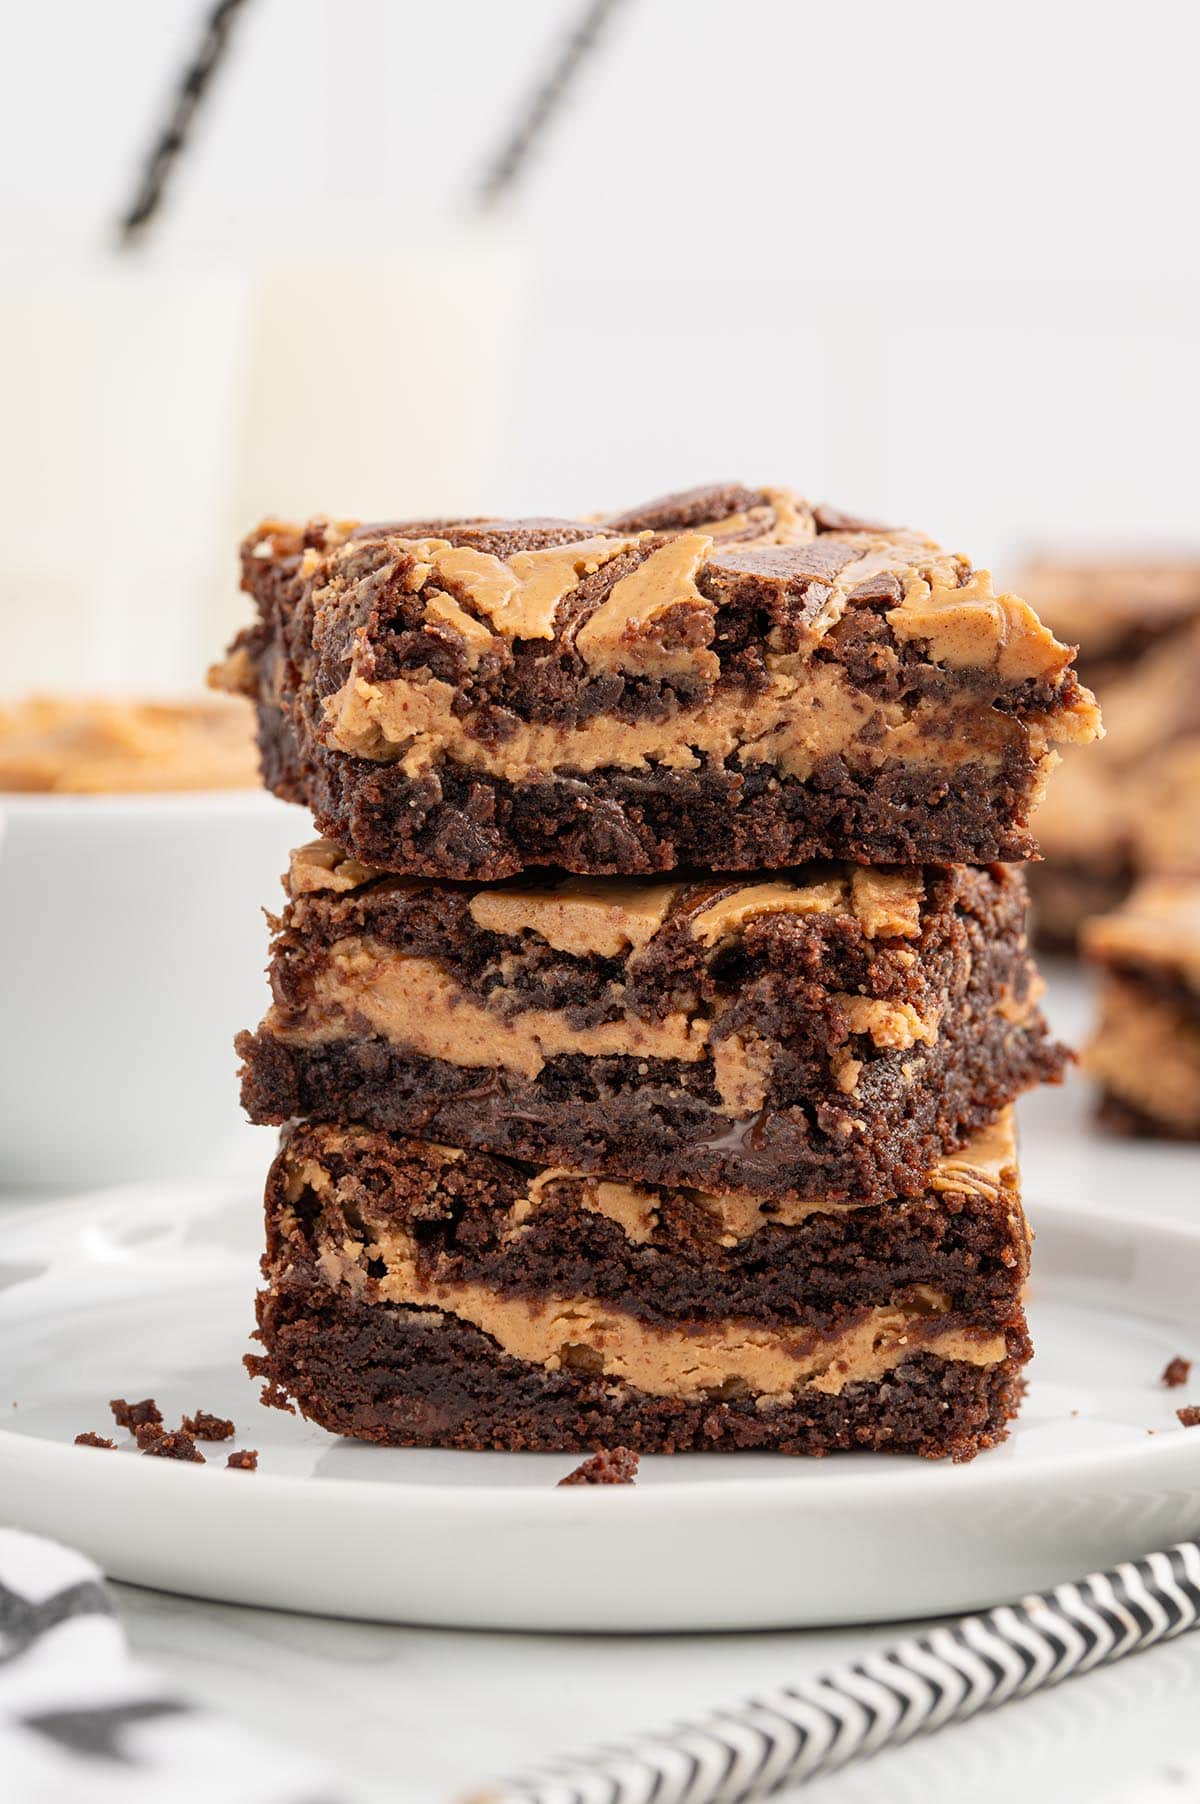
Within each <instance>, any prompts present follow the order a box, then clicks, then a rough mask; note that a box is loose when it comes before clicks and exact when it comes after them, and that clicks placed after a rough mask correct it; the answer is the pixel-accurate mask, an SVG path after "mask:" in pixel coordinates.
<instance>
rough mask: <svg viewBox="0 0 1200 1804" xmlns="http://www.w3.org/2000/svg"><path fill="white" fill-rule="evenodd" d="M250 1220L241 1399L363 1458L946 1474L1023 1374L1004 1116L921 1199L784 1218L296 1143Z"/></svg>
mask: <svg viewBox="0 0 1200 1804" xmlns="http://www.w3.org/2000/svg"><path fill="white" fill-rule="evenodd" d="M266 1215H267V1250H266V1254H265V1256H264V1259H263V1273H264V1277H265V1280H266V1284H265V1288H264V1290H263V1291H262V1293H261V1294H260V1297H259V1310H258V1321H259V1338H260V1339H261V1341H262V1344H263V1347H264V1352H263V1353H262V1354H261V1355H255V1356H253V1357H252V1359H251V1361H250V1362H249V1363H250V1365H251V1369H252V1370H253V1371H255V1372H256V1373H258V1374H259V1375H261V1376H262V1377H264V1378H265V1379H266V1381H267V1382H266V1391H265V1396H264V1400H265V1401H268V1402H272V1403H278V1404H280V1405H283V1406H288V1405H289V1400H294V1402H295V1404H296V1405H297V1406H298V1407H299V1409H300V1410H301V1411H302V1413H303V1414H305V1415H306V1416H308V1417H309V1418H310V1419H311V1420H313V1421H315V1422H318V1423H319V1424H321V1425H322V1426H323V1427H325V1428H328V1429H331V1430H333V1431H334V1432H336V1433H340V1434H347V1435H351V1436H354V1437H356V1438H359V1439H363V1440H371V1441H383V1442H387V1443H390V1444H392V1445H401V1446H405V1445H408V1446H411V1445H421V1446H429V1445H436V1446H454V1447H469V1448H487V1447H492V1448H500V1449H510V1450H511V1449H521V1448H532V1449H542V1450H555V1451H563V1450H568V1449H570V1450H574V1449H576V1448H580V1449H597V1448H606V1447H607V1448H618V1447H621V1448H627V1449H631V1450H633V1451H637V1452H653V1451H662V1452H670V1451H675V1450H679V1449H683V1448H704V1447H711V1448H737V1447H760V1448H773V1449H777V1450H780V1451H784V1452H794V1453H825V1452H829V1451H833V1450H834V1449H837V1448H849V1447H873V1448H879V1449H895V1450H899V1451H909V1452H916V1453H922V1454H926V1455H928V1456H931V1457H941V1456H944V1455H947V1454H949V1455H952V1456H954V1457H955V1458H967V1457H970V1455H971V1454H972V1453H974V1452H975V1451H977V1450H978V1448H980V1447H983V1446H988V1445H990V1444H991V1443H992V1442H994V1441H995V1440H997V1439H999V1438H1000V1437H1001V1436H1002V1435H1003V1433H1004V1430H1005V1424H1006V1422H1007V1420H1008V1419H1009V1417H1010V1416H1011V1415H1012V1413H1013V1412H1014V1410H1015V1408H1016V1405H1017V1401H1018V1398H1019V1395H1020V1370H1021V1367H1022V1365H1023V1363H1024V1361H1025V1360H1026V1358H1027V1357H1028V1352H1029V1347H1028V1340H1027V1336H1026V1331H1025V1322H1024V1316H1023V1313H1022V1306H1021V1295H1022V1289H1023V1286H1024V1283H1025V1279H1026V1276H1027V1273H1028V1256H1029V1233H1028V1229H1027V1226H1026V1223H1025V1218H1024V1215H1023V1213H1022V1210H1021V1205H1020V1197H1019V1186H1018V1174H1017V1167H1016V1158H1015V1149H1014V1143H1013V1138H1012V1125H1011V1119H1010V1117H1009V1116H1008V1115H1005V1116H1003V1117H1002V1118H1001V1120H1000V1121H999V1122H998V1123H997V1124H994V1125H993V1127H992V1128H991V1129H990V1130H988V1131H987V1132H986V1133H985V1134H983V1135H981V1136H978V1137H977V1138H976V1140H975V1141H973V1142H972V1143H971V1144H970V1145H968V1146H967V1147H966V1148H965V1149H964V1150H963V1151H962V1152H961V1153H960V1154H959V1155H957V1156H954V1157H950V1158H947V1159H945V1160H943V1161H940V1162H939V1163H938V1164H937V1165H936V1166H935V1167H934V1168H933V1169H932V1170H931V1171H929V1172H928V1173H927V1174H926V1179H925V1185H924V1190H923V1192H922V1194H921V1195H920V1196H916V1197H910V1198H894V1199H891V1200H889V1201H887V1202H884V1203H841V1204H839V1203H836V1202H830V1203H821V1204H815V1205H812V1206H809V1207H804V1206H796V1205H793V1206H792V1207H790V1208H789V1207H787V1206H780V1205H779V1204H777V1203H776V1202H775V1201H774V1200H773V1199H772V1198H770V1197H766V1196H752V1195H748V1194H746V1193H741V1194H737V1195H720V1194H714V1193H711V1192H700V1191H695V1190H686V1189H680V1188H678V1187H674V1186H670V1185H641V1186H638V1185H632V1184H626V1183H621V1182H617V1181H614V1180H611V1179H603V1180H601V1179H596V1178H594V1177H592V1176H590V1175H588V1174H584V1173H580V1172H572V1171H566V1170H562V1169H556V1168H549V1169H547V1168H544V1167H536V1166H531V1165H529V1164H527V1163H524V1162H518V1161H515V1160H511V1159H504V1158H499V1157H496V1156H495V1155H492V1154H488V1153H482V1152H473V1151H472V1152H464V1151H462V1150H460V1149H457V1148H452V1147H445V1146H439V1145H436V1144H431V1143H428V1142H424V1141H417V1140H409V1139H404V1138H402V1137H400V1136H398V1135H391V1134H387V1133H384V1132H381V1131H377V1130H372V1129H368V1128H364V1127H353V1128H339V1127H334V1126H320V1125H314V1124H298V1125H294V1126H292V1127H290V1128H288V1129H286V1130H285V1132H284V1134H283V1137H282V1142H281V1147H280V1151H279V1154H278V1157H277V1158H276V1161H275V1164H274V1166H273V1168H272V1171H271V1174H270V1177H269V1179H268V1184H267V1198H266Z"/></svg>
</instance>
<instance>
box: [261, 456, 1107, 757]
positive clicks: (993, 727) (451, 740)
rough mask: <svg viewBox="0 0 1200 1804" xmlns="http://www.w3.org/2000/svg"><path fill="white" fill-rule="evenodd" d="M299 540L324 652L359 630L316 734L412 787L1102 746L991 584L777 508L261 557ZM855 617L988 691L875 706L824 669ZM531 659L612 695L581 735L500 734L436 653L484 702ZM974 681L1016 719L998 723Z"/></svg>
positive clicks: (352, 534) (353, 537) (490, 530)
mask: <svg viewBox="0 0 1200 1804" xmlns="http://www.w3.org/2000/svg"><path fill="white" fill-rule="evenodd" d="M300 543H303V544H305V546H306V549H305V550H304V551H303V552H302V553H301V554H300V555H299V558H298V570H299V575H300V577H301V579H302V580H304V581H305V582H306V583H307V585H308V588H309V591H310V593H311V598H312V612H313V618H314V620H315V622H316V623H317V625H316V631H315V633H314V645H315V644H316V643H318V642H319V643H320V644H322V645H324V644H325V642H326V623H333V622H336V621H338V620H339V619H340V618H342V617H343V616H345V618H346V619H348V620H352V619H358V620H361V622H362V624H361V625H360V626H359V628H358V630H357V631H356V632H355V634H354V637H353V642H352V643H349V644H347V646H346V650H345V655H344V656H342V657H341V658H340V662H339V666H338V668H339V671H340V680H339V681H338V682H337V684H336V686H334V687H332V688H330V689H327V690H326V689H323V690H322V696H323V701H322V714H321V716H320V717H319V719H318V720H317V722H316V725H315V731H316V732H317V734H318V736H319V738H320V739H321V742H322V743H323V744H324V746H326V747H327V748H328V749H329V750H330V751H332V752H341V753H346V754H349V755H351V756H353V757H356V758H362V759H366V760H369V761H372V762H385V763H398V764H400V765H401V767H402V768H403V770H404V772H405V774H406V775H409V776H411V777H414V778H416V777H420V776H422V775H423V774H426V773H430V772H436V770H437V769H438V768H439V767H440V766H441V765H443V764H445V763H450V764H452V765H456V766H461V767H464V768H466V769H468V770H471V771H476V772H478V773H480V774H481V775H482V776H487V777H492V778H496V779H503V780H508V781H513V782H529V781H534V780H538V779H540V778H545V777H548V776H557V775H559V774H562V773H571V772H577V773H582V774H585V775H586V774H587V773H589V772H593V771H597V770H600V769H605V768H613V769H623V770H642V769H646V768H648V767H651V766H665V767H666V768H668V769H676V770H684V771H696V770H700V769H701V768H702V767H703V766H704V765H706V764H708V765H712V766H714V767H717V768H721V767H724V766H726V765H728V764H730V763H738V764H741V765H747V764H763V763H769V764H772V765H775V766H777V767H778V768H779V769H780V771H781V772H782V773H783V775H784V776H786V777H788V778H791V779H799V780H807V778H808V777H809V776H810V775H811V773H812V771H813V769H814V767H815V766H816V765H817V764H818V763H820V762H821V761H822V760H826V759H830V758H843V759H845V760H846V761H847V762H848V763H849V764H851V765H852V766H853V768H854V769H856V770H858V771H862V770H867V771H872V770H875V769H877V768H879V767H880V766H881V765H882V764H883V763H885V762H887V761H888V760H890V759H899V760H904V761H908V762H913V763H917V764H920V763H928V764H932V765H937V766H953V765H954V764H956V763H958V762H963V761H966V760H968V759H969V760H971V761H972V762H974V763H982V764H983V765H984V766H989V765H991V766H995V767H998V766H999V765H1000V764H1001V763H1002V761H1003V760H1004V758H1005V755H1006V753H1010V752H1011V751H1012V749H1013V748H1014V746H1016V745H1018V744H1021V745H1024V744H1025V742H1026V741H1025V738H1024V737H1023V736H1025V735H1027V736H1028V740H1029V742H1030V748H1031V750H1032V752H1033V755H1034V757H1035V759H1038V760H1047V761H1048V759H1049V757H1050V750H1051V747H1052V746H1053V745H1054V744H1056V743H1059V742H1073V743H1082V742H1085V741H1087V740H1090V739H1092V738H1094V737H1096V735H1097V733H1098V731H1099V717H1098V714H1097V712H1096V708H1095V703H1094V701H1093V699H1092V697H1091V696H1090V695H1088V693H1087V691H1085V690H1079V689H1077V688H1076V689H1071V690H1066V689H1064V690H1063V693H1062V694H1061V695H1060V694H1059V693H1058V691H1059V690H1060V688H1061V687H1062V683H1063V678H1064V676H1065V674H1066V673H1067V670H1068V666H1069V664H1070V661H1071V655H1072V654H1071V652H1070V650H1069V649H1068V647H1066V646H1065V645H1062V644H1060V643H1059V641H1058V640H1057V639H1056V638H1055V637H1054V635H1053V634H1052V633H1051V632H1050V631H1049V630H1048V629H1047V628H1046V627H1045V626H1043V624H1042V623H1041V621H1040V620H1039V619H1038V617H1037V615H1036V614H1035V613H1034V612H1033V610H1032V609H1031V608H1030V607H1029V606H1028V605H1027V604H1026V603H1025V602H1024V601H1022V600H1021V599H1020V598H1019V597H1018V596H1014V595H1011V594H1007V593H1004V592H999V593H998V592H997V591H996V590H995V588H994V587H993V584H992V581H991V578H990V576H989V575H988V573H987V572H986V571H977V570H974V569H973V568H972V566H971V565H970V563H969V562H968V560H967V559H965V558H963V557H961V556H958V555H955V554H950V553H947V552H945V551H943V550H942V549H941V548H940V547H939V546H938V545H937V544H936V543H935V542H934V541H933V540H931V539H929V538H927V537H926V536H924V535H923V534H920V533H916V532H911V531H908V530H892V529H885V528H881V527H876V526H869V525H866V524H864V523H863V522H859V521H853V520H849V519H845V518H843V517H840V516H834V515H832V514H830V512H829V510H827V509H821V508H817V507H814V506H813V505H812V504H810V503H809V502H807V501H805V500H803V499H802V498H801V497H799V496H797V495H794V494H791V493H790V492H789V491H787V490H783V489H762V490H756V491H753V490H742V489H737V488H727V489H723V490H715V491H709V492H705V491H698V492H696V493H695V494H692V495H687V496H677V497H669V498H667V499H666V500H665V501H663V502H660V503H653V504H651V505H650V506H649V507H647V508H644V509H641V510H634V511H633V512H632V513H630V514H629V515H626V516H622V517H619V518H616V519H614V520H612V521H610V522H605V521H603V520H592V521H586V522H585V521H579V522H575V523H571V522H564V521H559V522H507V523H506V522H503V521H466V522H444V523H440V524H438V523H433V524H429V523H426V524H425V525H423V526H417V525H412V526H396V527H370V528H357V529H355V528H352V527H350V526H349V525H347V524H346V523H342V524H339V525H337V526H333V525H331V524H328V523H326V524H324V525H323V526H320V527H319V528H318V527H310V528H308V529H301V528H294V527H292V528H289V527H287V526H285V525H283V524H281V523H279V522H269V523H267V524H266V525H265V526H264V527H263V528H261V529H260V533H259V536H258V538H257V540H256V542H254V543H253V545H252V547H251V549H250V551H249V552H248V554H247V556H248V561H249V562H250V563H251V564H252V563H253V562H254V560H255V559H257V558H260V557H261V558H263V559H265V560H267V561H268V562H269V561H271V560H279V559H283V558H284V557H285V556H286V555H287V553H288V551H289V550H290V547H291V546H293V545H296V544H300ZM368 552H369V554H370V556H369V559H368V566H367V569H366V573H365V574H364V557H365V556H366V555H367V553H368ZM388 585H395V586H396V587H397V588H398V589H399V590H400V591H401V592H402V593H403V594H404V595H405V596H406V597H407V598H408V604H407V605H410V606H411V607H412V608H414V609H415V610H416V615H417V619H418V623H419V625H420V626H421V627H423V628H424V630H425V631H426V632H427V633H428V634H429V635H430V655H429V661H428V664H427V665H424V666H423V665H421V663H420V662H419V661H418V660H417V659H416V658H414V657H413V656H412V655H411V654H410V655H406V656H405V658H404V661H403V664H404V667H403V670H402V671H400V672H397V671H396V670H395V668H394V667H388V663H387V660H386V658H384V659H382V660H381V659H380V658H379V656H378V655H377V652H378V648H379V643H380V641H379V640H378V637H377V634H376V631H375V628H374V627H373V625H372V622H371V618H370V615H369V608H367V607H366V606H365V605H364V604H365V603H366V602H367V601H368V600H369V596H370V595H371V594H374V593H378V592H379V591H380V590H382V589H385V588H386V587H387V586H388ZM747 608H748V609H750V610H751V611H752V613H753V616H754V617H755V618H756V619H757V620H758V621H759V622H760V625H759V627H757V628H756V629H755V630H756V632H758V633H760V635H761V670H760V672H759V674H758V676H756V678H755V680H754V682H753V684H748V683H747V682H746V680H745V676H744V674H743V672H742V671H741V669H740V667H739V666H738V665H737V663H736V661H734V662H730V663H729V664H728V666H727V663H726V660H727V658H728V656H729V654H728V652H727V650H726V646H727V643H728V641H729V633H728V631H727V630H726V629H725V628H723V627H722V625H721V622H722V620H723V619H725V618H726V615H725V614H724V613H723V610H725V609H730V610H732V615H731V616H730V617H732V616H733V615H738V611H739V610H741V615H740V616H739V617H744V615H745V611H746V609H747ZM860 608H870V609H871V610H874V611H876V612H878V613H879V614H880V615H881V616H882V617H883V618H885V619H886V621H887V624H888V627H889V629H890V636H891V645H890V650H889V654H888V655H890V656H892V657H893V658H898V657H899V656H900V655H902V654H903V653H904V650H905V648H906V647H909V646H911V647H914V648H915V650H916V652H917V654H918V655H919V657H920V658H922V659H924V660H926V661H927V662H928V663H929V664H931V665H932V666H934V667H938V668H941V669H942V670H944V671H945V672H946V673H947V674H953V675H959V676H967V675H970V676H971V677H972V678H973V679H976V680H975V682H974V683H973V684H968V685H966V686H965V688H964V691H963V693H962V694H959V695H956V694H955V693H954V691H953V687H951V690H950V693H949V694H943V695H942V696H940V697H939V699H937V700H936V701H934V700H932V699H931V698H930V697H927V696H926V697H922V696H920V695H915V696H913V695H910V696H908V697H907V698H906V700H905V701H904V702H903V703H899V702H891V703H888V702H886V701H882V700H880V699H879V698H878V697H877V696H876V695H875V694H874V693H873V692H872V690H871V688H870V687H869V686H863V685H860V684H858V683H857V682H856V681H855V680H854V679H853V677H852V676H851V674H850V673H849V672H848V671H847V669H846V667H845V666H844V665H843V663H842V662H841V660H840V658H839V657H838V656H837V655H836V645H835V646H834V655H832V656H822V653H823V650H824V648H825V647H826V646H827V645H829V644H830V643H831V636H835V635H836V633H837V629H838V628H839V626H840V624H841V623H842V622H843V621H844V620H845V618H846V616H847V614H848V613H850V612H851V611H853V610H855V609H860ZM339 630H340V629H339ZM735 636H736V635H735ZM539 641H543V642H545V643H546V644H547V646H548V647H550V648H554V647H558V648H559V649H560V651H561V654H562V656H563V657H564V658H568V659H570V660H572V668H573V670H574V672H575V678H574V680H575V682H576V684H577V686H578V687H579V689H580V691H581V692H582V690H584V689H586V688H587V686H588V684H589V683H595V684H609V685H612V684H613V680H614V679H618V682H617V684H616V686H615V687H612V688H611V689H610V690H605V691H604V695H605V697H606V699H605V701H604V702H603V705H601V706H600V707H598V708H596V707H585V708H583V709H581V710H579V711H577V712H576V713H574V714H571V715H570V716H569V717H559V716H558V715H555V714H554V713H553V712H551V713H550V714H547V715H545V716H542V715H539V714H538V713H537V712H536V711H535V712H532V713H530V712H524V713H523V712H520V711H518V712H516V713H511V712H510V715H509V717H508V718H506V720H505V722H504V725H503V730H502V731H500V732H497V731H495V730H494V723H493V721H492V719H491V716H490V715H489V714H488V710H487V708H486V707H484V708H483V709H482V713H480V711H479V709H478V708H477V704H476V701H475V699H474V692H473V690H472V688H471V686H470V685H467V686H465V687H464V685H462V684H460V683H458V682H456V681H455V680H451V679H448V678H447V677H446V676H445V675H444V674H442V672H441V668H440V664H441V661H442V660H441V653H440V652H439V651H438V650H437V648H438V647H444V646H445V645H446V644H447V643H450V644H452V645H454V646H456V647H457V653H458V656H459V658H460V660H461V662H462V664H464V665H465V667H466V669H467V670H468V671H470V672H472V673H478V676H479V678H480V681H481V685H482V686H481V689H480V694H481V695H483V696H503V695H504V690H505V685H504V675H503V673H504V672H505V671H506V670H508V669H511V668H512V666H513V661H514V659H515V658H516V657H517V654H518V652H519V650H520V647H521V645H522V643H524V644H525V645H527V646H528V645H533V646H535V647H536V645H537V643H538V642H539ZM538 655H539V656H541V655H544V654H542V653H540V652H539V653H538ZM545 655H548V654H545ZM638 682H649V683H653V684H659V685H661V686H662V689H661V695H660V698H659V701H658V703H657V705H655V706H654V707H652V708H650V709H648V710H644V711H639V712H637V713H636V714H634V715H626V714H622V713H618V712H616V711H615V710H614V706H613V705H612V703H615V701H616V700H617V699H618V698H619V697H620V695H621V693H622V689H621V684H622V683H625V684H629V683H638ZM980 683H984V684H986V685H989V686H990V687H991V688H992V689H993V690H994V691H995V693H996V694H997V695H998V696H999V695H1004V696H1008V697H1011V698H1012V701H1013V703H1014V705H1011V706H1006V707H1005V708H1003V709H1001V710H994V711H993V710H990V709H989V707H988V706H987V703H986V700H981V696H980V692H979V684H980ZM610 694H611V697H612V701H611V702H610V701H609V700H608V699H607V697H608V696H609V695H610Z"/></svg>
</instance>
